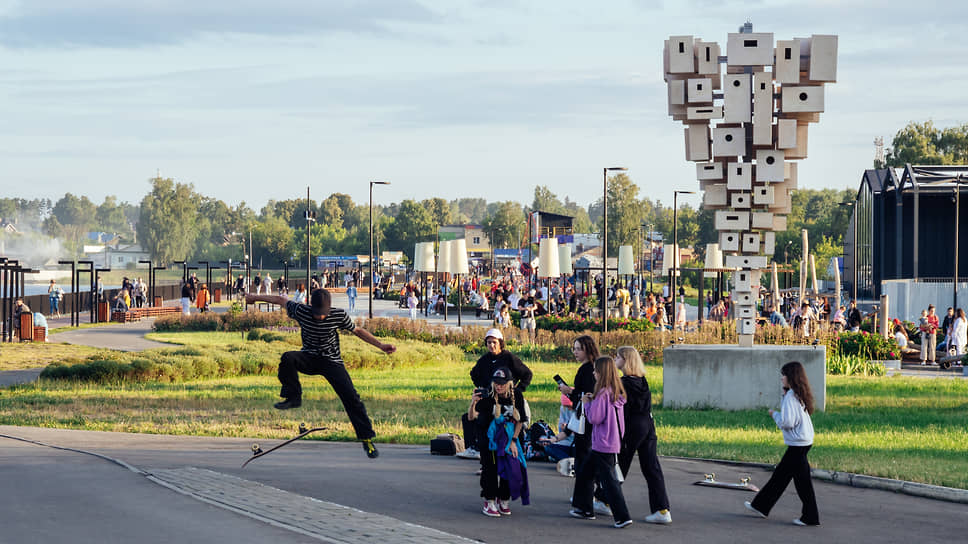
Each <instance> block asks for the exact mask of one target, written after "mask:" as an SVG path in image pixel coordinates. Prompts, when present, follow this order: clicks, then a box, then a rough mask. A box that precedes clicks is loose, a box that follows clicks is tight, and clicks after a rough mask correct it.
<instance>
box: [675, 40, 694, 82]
mask: <svg viewBox="0 0 968 544" xmlns="http://www.w3.org/2000/svg"><path fill="white" fill-rule="evenodd" d="M668 51H669V73H671V74H694V73H696V58H695V51H694V49H693V39H692V36H670V37H669V41H668Z"/></svg>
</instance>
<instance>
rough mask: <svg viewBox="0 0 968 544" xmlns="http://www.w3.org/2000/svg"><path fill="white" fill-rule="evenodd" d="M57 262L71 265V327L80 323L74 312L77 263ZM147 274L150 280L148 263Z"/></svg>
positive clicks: (75, 306) (75, 309)
mask: <svg viewBox="0 0 968 544" xmlns="http://www.w3.org/2000/svg"><path fill="white" fill-rule="evenodd" d="M138 262H142V263H143V262H144V261H138ZM148 262H149V263H150V262H151V261H148ZM57 264H69V265H71V327H76V326H78V325H80V324H81V323H80V321H81V318H80V316H79V315H78V316H76V317H75V314H76V313H77V291H76V290H75V281H76V280H77V272H76V269H77V263H76V262H75V261H57ZM148 274H149V276H148V279H149V280H150V279H151V276H150V274H151V265H150V264H149V265H148Z"/></svg>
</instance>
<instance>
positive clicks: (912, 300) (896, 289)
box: [881, 274, 968, 323]
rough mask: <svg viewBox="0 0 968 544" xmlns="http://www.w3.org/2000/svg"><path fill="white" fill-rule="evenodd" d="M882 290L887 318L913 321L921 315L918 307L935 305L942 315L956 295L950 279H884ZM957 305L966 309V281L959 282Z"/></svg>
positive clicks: (967, 306) (925, 307) (967, 302)
mask: <svg viewBox="0 0 968 544" xmlns="http://www.w3.org/2000/svg"><path fill="white" fill-rule="evenodd" d="M959 276H960V274H959ZM958 279H959V280H963V279H964V278H960V277H959V278H958ZM881 293H882V294H885V295H887V300H888V310H887V311H888V314H890V317H892V318H894V317H896V318H898V319H902V320H905V321H913V322H915V323H916V322H917V320H918V319H920V318H921V310H926V309H927V308H928V305H929V304H934V305H935V307H936V308H937V311H936V313H937V314H938V315H944V313H945V310H947V308H948V307H949V306H952V305H953V303H954V296H955V294H954V288H953V287H952V284H951V279H950V278H948V279H946V280H944V279H935V278H923V279H916V280H914V279H911V280H884V281H882V282H881ZM958 306H959V307H962V308H968V281H959V282H958Z"/></svg>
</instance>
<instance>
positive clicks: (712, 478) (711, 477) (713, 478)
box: [706, 472, 716, 480]
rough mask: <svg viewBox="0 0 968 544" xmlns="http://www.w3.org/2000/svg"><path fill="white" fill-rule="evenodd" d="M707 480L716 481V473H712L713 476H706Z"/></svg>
mask: <svg viewBox="0 0 968 544" xmlns="http://www.w3.org/2000/svg"><path fill="white" fill-rule="evenodd" d="M706 479H707V480H715V479H716V473H715V472H713V473H711V474H707V475H706Z"/></svg>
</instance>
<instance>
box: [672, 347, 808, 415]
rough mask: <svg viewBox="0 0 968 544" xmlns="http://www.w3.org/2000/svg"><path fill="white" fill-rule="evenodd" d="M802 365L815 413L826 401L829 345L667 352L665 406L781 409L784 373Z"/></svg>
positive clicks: (686, 348)
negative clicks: (792, 365) (790, 366)
mask: <svg viewBox="0 0 968 544" xmlns="http://www.w3.org/2000/svg"><path fill="white" fill-rule="evenodd" d="M790 361H799V362H800V363H801V364H803V367H804V370H806V373H807V379H808V380H809V381H810V388H811V390H812V391H813V396H814V404H815V409H816V410H817V411H818V412H822V411H824V407H825V405H826V398H827V360H826V346H772V345H756V346H753V347H740V346H734V345H729V346H726V345H688V344H678V345H675V346H672V347H668V348H666V349H665V350H663V363H662V364H663V370H662V379H663V386H662V406H663V407H664V408H719V409H723V410H751V409H756V408H777V407H779V405H780V397H781V395H782V392H783V390H782V388H781V386H780V368H781V367H782V366H783V365H785V364H786V363H789V362H790Z"/></svg>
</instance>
